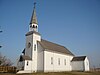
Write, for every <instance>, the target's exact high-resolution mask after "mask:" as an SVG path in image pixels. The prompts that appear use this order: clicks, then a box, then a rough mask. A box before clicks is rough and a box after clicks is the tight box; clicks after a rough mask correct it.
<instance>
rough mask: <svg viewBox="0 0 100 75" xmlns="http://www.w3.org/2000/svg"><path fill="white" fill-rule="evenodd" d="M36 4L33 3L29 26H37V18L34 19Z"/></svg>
mask: <svg viewBox="0 0 100 75" xmlns="http://www.w3.org/2000/svg"><path fill="white" fill-rule="evenodd" d="M35 5H36V2H34V9H33V13H32V17H31V21H30V24H37V23H38V22H37V17H36V9H35Z"/></svg>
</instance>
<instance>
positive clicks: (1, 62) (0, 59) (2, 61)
mask: <svg viewBox="0 0 100 75" xmlns="http://www.w3.org/2000/svg"><path fill="white" fill-rule="evenodd" d="M12 64H13V63H12V62H11V60H10V59H8V58H7V57H6V56H3V55H2V54H1V53H0V66H11V65H12Z"/></svg>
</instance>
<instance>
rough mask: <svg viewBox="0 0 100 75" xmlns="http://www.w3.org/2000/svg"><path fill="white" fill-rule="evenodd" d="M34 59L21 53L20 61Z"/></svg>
mask: <svg viewBox="0 0 100 75" xmlns="http://www.w3.org/2000/svg"><path fill="white" fill-rule="evenodd" d="M24 60H32V59H31V58H30V57H29V56H25V55H21V56H20V59H19V61H24Z"/></svg>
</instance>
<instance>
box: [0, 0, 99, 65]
mask: <svg viewBox="0 0 100 75" xmlns="http://www.w3.org/2000/svg"><path fill="white" fill-rule="evenodd" d="M36 2H37V4H36V12H37V18H38V24H39V32H40V33H41V35H42V38H43V39H46V40H49V41H51V42H55V43H58V44H60V45H63V46H65V47H67V48H68V49H69V50H70V51H71V52H73V53H74V54H75V55H87V56H88V58H89V60H90V64H91V66H98V67H100V58H99V57H100V54H99V53H100V0H36ZM33 3H34V0H0V26H1V30H3V33H0V45H3V47H2V48H0V52H1V53H2V54H3V55H5V56H7V57H8V58H10V59H11V60H12V61H13V62H14V63H15V62H16V59H17V58H18V56H19V55H20V54H21V52H22V50H23V49H24V48H25V42H26V41H25V34H26V33H27V32H28V29H29V28H28V27H29V22H30V19H31V15H32V11H33Z"/></svg>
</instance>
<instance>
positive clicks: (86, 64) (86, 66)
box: [84, 57, 90, 71]
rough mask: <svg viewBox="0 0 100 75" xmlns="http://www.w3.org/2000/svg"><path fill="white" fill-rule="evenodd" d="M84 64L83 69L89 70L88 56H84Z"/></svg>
mask: <svg viewBox="0 0 100 75" xmlns="http://www.w3.org/2000/svg"><path fill="white" fill-rule="evenodd" d="M84 66H85V71H89V70H90V68H89V60H88V58H87V57H86V59H85V61H84Z"/></svg>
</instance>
